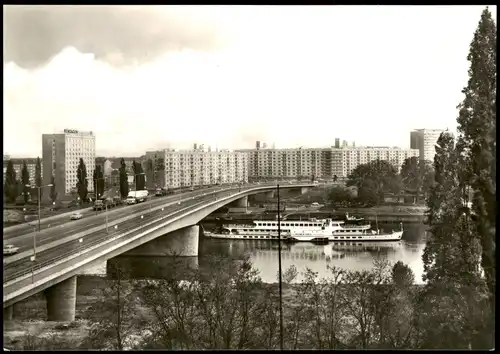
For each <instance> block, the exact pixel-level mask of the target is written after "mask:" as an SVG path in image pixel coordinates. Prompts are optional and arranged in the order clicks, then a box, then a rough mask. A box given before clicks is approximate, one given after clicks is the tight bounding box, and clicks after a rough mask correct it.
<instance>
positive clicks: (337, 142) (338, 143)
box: [335, 138, 340, 149]
mask: <svg viewBox="0 0 500 354" xmlns="http://www.w3.org/2000/svg"><path fill="white" fill-rule="evenodd" d="M335 148H336V149H340V138H335Z"/></svg>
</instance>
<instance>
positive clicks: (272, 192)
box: [264, 191, 274, 199]
mask: <svg viewBox="0 0 500 354" xmlns="http://www.w3.org/2000/svg"><path fill="white" fill-rule="evenodd" d="M264 195H265V196H266V198H268V199H273V198H274V191H269V192H266V193H265V194H264Z"/></svg>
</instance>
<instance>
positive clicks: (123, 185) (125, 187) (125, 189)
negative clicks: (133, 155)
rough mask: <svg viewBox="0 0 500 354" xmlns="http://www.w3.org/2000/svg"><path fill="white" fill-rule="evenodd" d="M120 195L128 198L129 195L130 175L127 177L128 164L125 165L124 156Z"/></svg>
mask: <svg viewBox="0 0 500 354" xmlns="http://www.w3.org/2000/svg"><path fill="white" fill-rule="evenodd" d="M119 173H120V195H121V196H122V198H126V197H127V195H128V177H127V166H126V165H125V160H124V159H123V158H122V159H121V160H120V171H119Z"/></svg>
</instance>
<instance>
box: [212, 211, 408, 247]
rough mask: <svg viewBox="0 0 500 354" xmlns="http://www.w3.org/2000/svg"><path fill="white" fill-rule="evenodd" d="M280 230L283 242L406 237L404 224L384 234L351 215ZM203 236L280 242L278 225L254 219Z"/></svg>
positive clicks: (284, 224)
mask: <svg viewBox="0 0 500 354" xmlns="http://www.w3.org/2000/svg"><path fill="white" fill-rule="evenodd" d="M280 227H281V239H282V240H284V241H306V242H329V241H356V242H359V241H399V240H401V238H402V236H403V224H401V230H400V231H394V230H393V231H392V232H391V233H381V232H380V231H379V230H373V229H372V228H371V225H370V224H369V223H367V222H365V221H364V219H362V218H354V217H350V216H349V215H348V214H346V218H345V220H332V219H321V220H317V219H310V220H307V221H305V220H301V221H288V220H284V221H281V222H280ZM204 233H205V236H206V237H210V238H221V239H231V240H257V239H261V240H262V239H265V240H278V222H277V221H269V220H267V221H266V220H255V221H253V223H252V224H227V225H223V226H221V227H219V228H216V229H215V230H213V231H212V232H208V231H205V232H204Z"/></svg>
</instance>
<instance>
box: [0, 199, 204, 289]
mask: <svg viewBox="0 0 500 354" xmlns="http://www.w3.org/2000/svg"><path fill="white" fill-rule="evenodd" d="M206 201H207V200H200V201H199V202H197V203H195V204H193V205H190V206H189V207H186V208H184V209H181V210H176V211H174V212H172V213H170V214H167V215H165V216H163V217H162V218H160V219H158V220H156V221H155V222H157V221H161V220H163V219H165V218H168V217H171V216H173V215H175V214H178V213H182V212H185V211H186V210H187V209H190V208H193V207H196V206H198V205H199V204H202V203H205V202H206ZM143 216H144V215H143ZM154 216H157V215H147V216H144V217H143V218H141V220H144V221H147V219H152V218H153V217H154ZM144 226H145V225H144ZM141 227H143V225H140V226H139V227H137V225H133V226H130V227H127V228H122V229H120V230H118V231H116V232H113V233H109V234H105V236H104V237H101V238H98V239H96V240H93V241H91V242H89V243H86V244H85V245H82V246H80V247H78V248H75V249H72V250H71V251H68V252H66V253H63V254H61V255H59V256H57V257H55V258H52V259H50V260H48V261H45V262H42V263H36V265H34V266H33V267H31V268H29V269H25V270H22V271H19V272H16V273H13V274H10V275H8V276H7V275H4V283H6V282H9V281H12V280H16V279H18V278H21V277H23V276H26V275H29V274H32V273H34V272H36V271H38V270H40V269H43V268H46V267H47V266H49V265H51V264H53V263H57V262H58V261H60V260H64V259H66V258H69V257H70V256H72V255H74V254H78V253H82V252H83V251H85V250H88V249H89V248H91V247H92V246H95V245H98V244H100V243H104V242H106V241H108V240H109V239H112V238H114V237H116V236H118V235H122V236H125V234H126V233H127V232H129V231H133V230H135V229H139V228H141ZM101 233H102V234H104V233H103V232H102V231H98V232H95V233H93V234H90V235H96V234H101ZM4 285H5V284H4Z"/></svg>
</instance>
